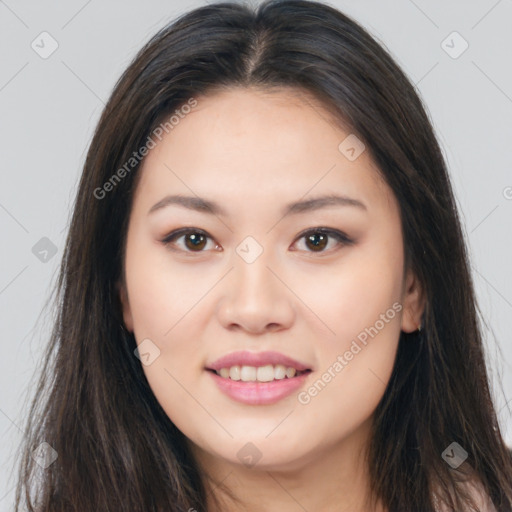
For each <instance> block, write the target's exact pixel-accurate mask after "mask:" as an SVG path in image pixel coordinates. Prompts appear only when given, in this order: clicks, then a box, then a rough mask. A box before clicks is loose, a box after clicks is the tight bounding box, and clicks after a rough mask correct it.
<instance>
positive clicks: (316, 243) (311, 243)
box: [306, 232, 328, 252]
mask: <svg viewBox="0 0 512 512" xmlns="http://www.w3.org/2000/svg"><path fill="white" fill-rule="evenodd" d="M327 239H328V236H327V235H326V234H325V233H319V232H317V233H313V234H311V235H308V236H307V237H306V245H307V246H308V247H309V248H312V249H313V252H316V251H317V250H319V251H322V250H323V249H324V248H325V246H326V245H327Z"/></svg>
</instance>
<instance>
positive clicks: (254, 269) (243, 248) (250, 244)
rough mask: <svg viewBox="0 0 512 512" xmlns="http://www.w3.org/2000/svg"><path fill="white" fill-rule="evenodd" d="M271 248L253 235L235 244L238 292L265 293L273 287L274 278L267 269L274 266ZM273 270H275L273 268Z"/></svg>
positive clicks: (235, 270)
mask: <svg viewBox="0 0 512 512" xmlns="http://www.w3.org/2000/svg"><path fill="white" fill-rule="evenodd" d="M275 261H276V258H275V257H274V255H273V253H272V249H271V248H269V247H268V246H264V244H263V243H262V242H259V241H258V240H256V238H254V237H253V236H247V237H246V238H244V240H243V241H242V242H241V243H240V244H239V245H238V246H237V248H236V255H235V263H234V266H235V269H234V272H235V278H236V280H237V282H238V284H239V285H240V288H239V289H238V290H237V291H238V292H242V293H244V292H247V293H248V294H249V295H251V294H253V293H255V294H256V295H257V296H259V295H262V294H263V295H266V294H268V293H269V292H270V291H271V290H272V289H274V285H275V283H272V282H271V281H275V280H276V278H275V276H274V275H273V273H272V272H271V271H270V270H269V267H270V268H273V266H275ZM274 272H275V270H274Z"/></svg>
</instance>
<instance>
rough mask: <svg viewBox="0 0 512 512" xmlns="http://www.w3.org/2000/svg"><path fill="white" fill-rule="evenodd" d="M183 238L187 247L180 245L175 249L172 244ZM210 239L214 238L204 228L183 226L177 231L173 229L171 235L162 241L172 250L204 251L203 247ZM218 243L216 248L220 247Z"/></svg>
mask: <svg viewBox="0 0 512 512" xmlns="http://www.w3.org/2000/svg"><path fill="white" fill-rule="evenodd" d="M180 238H183V239H184V240H183V241H184V244H185V248H183V246H182V247H178V249H175V248H174V247H172V246H171V244H174V243H175V241H176V240H179V239H180ZM208 239H210V240H212V238H211V237H210V236H209V235H208V234H207V233H206V232H204V231H203V230H201V229H195V228H182V229H178V230H176V231H173V232H172V233H170V234H169V235H167V236H166V237H165V238H164V239H163V240H162V243H163V244H164V245H166V246H168V247H169V249H171V250H182V251H185V252H197V253H199V252H204V251H203V249H204V248H205V246H206V245H207V241H208ZM218 247H219V246H218V245H215V248H218Z"/></svg>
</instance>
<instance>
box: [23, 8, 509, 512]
mask: <svg viewBox="0 0 512 512" xmlns="http://www.w3.org/2000/svg"><path fill="white" fill-rule="evenodd" d="M249 86H251V87H259V88H261V89H265V88H274V87H294V88H298V89H300V90H304V91H308V92H310V93H312V94H313V95H314V96H315V97H316V98H318V99H319V100H320V101H321V102H323V104H324V105H325V106H326V107H327V108H328V110H329V111H330V112H332V114H333V115H334V116H335V117H336V118H337V119H338V121H339V123H340V126H343V128H344V129H349V130H350V133H354V134H357V137H359V138H360V139H361V140H362V141H363V142H364V144H365V145H366V148H367V150H368V151H369V152H370V154H371V156H372V158H373V159H374V161H375V162H376V164H377V166H378V168H379V171H380V172H381V173H382V176H383V177H384V179H385V180H386V182H387V183H388V184H389V186H390V187H391V189H392V191H393V193H394V194H395V196H396V198H397V200H398V202H399V205H400V212H401V222H402V228H403V235H404V248H405V249H404V250H405V260H406V266H407V268H412V270H413V271H414V272H415V274H416V276H417V277H418V279H419V280H420V282H421V284H422V286H423V288H424V290H425V294H426V309H425V312H424V316H423V329H422V331H421V332H420V333H419V334H418V333H413V334H406V333H403V332H402V333H401V336H400V340H399V347H398V353H397V356H396V362H395V367H394V370H393V373H392V376H391V379H390V381H389V383H388V385H387V388H386V391H385V394H384V397H383V398H382V400H381V402H380V403H379V405H378V407H377V410H376V411H375V419H374V426H373V436H372V440H371V443H370V446H369V451H368V461H367V462H368V465H369V471H370V477H371V489H372V496H373V498H372V499H374V501H375V500H376V499H377V498H378V499H381V500H382V502H383V504H384V506H385V507H387V508H388V509H389V511H391V512H395V511H407V512H412V511H420V510H422V511H431V512H432V511H434V510H435V502H434V498H433V494H434V491H435V493H436V494H437V496H438V500H440V502H441V503H445V505H446V506H447V507H449V508H448V510H458V511H460V510H470V505H469V500H468V499H467V497H465V496H464V492H463V489H462V488H461V486H460V485H459V483H458V482H459V480H461V479H462V478H463V476H464V474H465V473H466V472H467V469H464V468H471V471H472V472H473V475H474V476H475V477H476V478H477V479H478V480H479V481H480V482H481V483H482V485H483V488H484V489H485V492H487V494H488V495H489V496H490V498H491V499H492V501H493V503H494V505H495V506H496V508H497V510H499V511H500V512H501V511H509V510H511V500H512V462H511V455H510V453H509V451H508V449H507V446H506V445H505V443H504V441H503V437H502V433H501V431H500V426H499V424H498V421H497V417H496V411H495V408H494V406H493V402H492V400H491V395H490V392H489V379H488V374H487V369H486V366H485V361H484V353H483V347H482V334H481V330H480V329H481V328H480V326H479V323H478V315H481V313H480V312H479V311H478V307H477V303H476V298H475V293H474V288H473V283H472V280H471V275H470V270H469V262H468V255H467V252H466V251H467V250H466V247H465V243H464V238H463V233H462V229H461V223H460V219H459V214H458V212H457V209H456V204H455V200H454V195H453V192H452V188H451V184H450V181H449V177H448V173H447V168H446V163H445V162H444V159H443V156H442V154H441V150H440V147H439V145H438V142H437V140H436V137H435V135H434V133H433V128H432V126H431V124H430V121H429V118H428V116H427V114H426V111H425V108H424V106H423V104H422V101H421V100H420V98H419V97H418V95H417V93H416V91H415V89H414V86H413V85H412V84H411V83H410V81H409V80H408V79H407V77H406V76H405V74H404V73H403V72H402V71H401V70H400V69H399V67H398V66H397V64H396V63H395V62H394V61H393V59H392V58H391V56H390V55H389V54H388V53H387V52H386V50H385V49H384V48H383V47H382V46H381V45H380V44H378V43H377V42H376V41H375V40H374V39H373V38H372V37H371V36H370V34H369V33H368V32H367V31H366V30H365V29H364V28H363V27H361V26H360V25H359V24H358V23H356V22H355V21H354V20H352V19H350V18H348V17H347V16H345V15H344V14H342V13H341V12H339V11H338V10H336V9H334V8H332V7H330V6H328V5H326V4H322V3H319V2H313V1H305V0H283V1H281V0H273V1H269V2H266V3H262V4H260V5H259V6H258V7H257V8H254V9H253V8H250V7H249V6H247V5H243V4H240V3H227V2H226V3H217V4H212V5H208V6H204V7H201V8H198V9H195V10H193V11H190V12H188V13H186V14H184V15H182V16H181V17H180V18H179V19H177V20H175V21H174V22H173V23H171V24H170V25H168V26H166V27H165V28H163V29H162V30H161V31H159V32H158V33H157V34H156V35H155V36H154V37H153V38H152V39H151V40H150V41H149V43H148V44H146V45H145V46H144V47H143V48H142V49H141V50H140V52H139V53H138V55H137V56H136V57H135V59H134V60H133V62H132V63H131V65H130V66H129V67H128V69H127V70H126V71H125V72H124V74H123V75H122V76H121V78H120V79H119V81H118V83H117V84H116V86H115V88H114V90H113V92H112V95H111V97H110V99H109V101H108V103H107V105H106V107H105V109H104V112H103V114H102V116H101V119H100V121H99V123H98V126H97V129H96V131H95V135H94V137H93V140H92V142H91V145H90V148H89V151H88V154H87V159H86V162H85V166H84V169H83V173H82V176H81V180H80V184H79V189H78V193H77V196H76V201H75V205H74V211H73V216H72V221H71V226H70V229H69V233H68V237H67V240H66V247H65V251H64V255H63V259H62V265H61V269H60V274H59V278H58V282H57V283H56V297H57V299H56V309H57V315H56V318H55V326H54V329H53V332H52V336H51V340H50V343H49V345H48V348H47V352H46V356H45V359H44V365H43V368H42V371H41V376H40V380H39V383H38V386H37V389H36V390H35V397H34V400H33V402H32V404H31V409H30V414H29V416H28V420H27V425H26V432H27V436H26V438H25V442H24V445H23V447H22V457H20V467H19V481H18V488H17V492H16V510H17V511H18V510H19V507H20V506H22V504H26V506H27V507H28V510H30V511H33V510H37V511H38V512H50V511H51V512H60V511H66V512H70V511H92V510H95V511H99V512H106V511H114V510H115V511H116V512H118V511H121V510H126V511H129V512H150V511H155V512H156V511H159V512H163V511H166V512H168V511H188V510H189V509H195V510H197V511H198V512H206V505H205V503H206V486H205V484H204V480H203V478H202V475H201V473H200V471H199V468H198V466H197V464H196V461H195V460H194V458H193V457H192V455H191V453H190V452H189V451H188V450H187V448H186V443H185V442H184V439H185V438H184V435H183V434H182V433H181V432H180V431H179V430H178V429H177V428H176V427H175V426H174V425H173V423H172V422H171V421H170V419H169V418H168V417H167V415H166V414H165V412H164V411H163V409H162V408H161V406H160V405H159V403H158V402H157V400H156V399H155V397H154V395H153V393H152V391H151V389H150V387H149V385H148V382H147V380H146V378H145V375H144V372H143V370H142V367H141V364H140V361H139V360H138V359H137V358H136V357H135V356H134V349H135V348H136V342H135V339H134V337H133V334H128V333H126V332H125V331H124V330H123V328H122V323H123V321H122V315H121V309H120V303H119V296H118V288H117V285H118V283H119V280H120V279H121V278H122V268H123V259H124V248H125V237H126V231H127V223H128V218H129V214H130V208H131V203H132V198H133V194H134V190H135V187H136V182H137V180H136V177H137V175H138V172H137V171H138V169H139V168H140V162H135V163H134V162H132V164H134V165H131V164H130V166H128V167H127V166H126V163H127V162H129V161H130V158H132V156H133V154H134V152H137V151H138V150H139V148H141V147H142V146H144V145H145V144H147V140H148V139H147V138H148V136H149V135H150V134H151V133H153V131H154V130H155V128H156V127H158V125H159V124H160V123H161V122H162V121H163V120H164V119H166V117H168V116H170V115H171V114H172V113H173V112H175V111H176V109H179V108H180V107H182V106H183V105H185V104H186V103H187V102H189V100H190V98H194V97H196V96H197V97H200V96H201V95H206V94H208V93H211V92H213V91H215V90H216V89H219V88H227V89H229V88H233V87H249ZM123 166H124V169H125V172H124V173H117V174H116V175H117V178H116V179H113V175H114V174H115V173H116V171H117V170H118V169H120V168H123ZM121 175H122V176H121ZM107 182H108V183H110V185H108V186H106V183H107ZM453 442H456V443H458V445H460V446H461V447H462V448H463V449H464V450H465V451H466V452H467V453H468V458H467V460H466V461H465V462H464V464H462V465H461V466H460V467H459V468H458V469H453V468H452V467H451V466H450V465H449V464H447V462H445V460H444V458H443V457H442V453H443V452H444V451H445V449H446V448H447V447H449V446H450V445H451V443H453ZM41 443H48V444H47V445H42V446H43V448H44V449H45V450H46V452H45V457H46V459H45V460H47V461H48V462H50V461H51V463H50V464H49V465H48V464H43V465H41V464H38V463H37V462H36V461H35V458H34V457H32V455H33V451H34V450H35V449H36V448H37V449H39V450H42V449H43V448H41ZM38 447H39V448H38ZM51 450H55V453H56V454H57V458H56V459H55V460H53V458H54V457H52V455H54V452H53V451H51ZM43 458H44V457H43ZM43 466H46V467H43ZM471 510H473V509H471Z"/></svg>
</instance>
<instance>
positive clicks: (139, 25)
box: [0, 0, 512, 512]
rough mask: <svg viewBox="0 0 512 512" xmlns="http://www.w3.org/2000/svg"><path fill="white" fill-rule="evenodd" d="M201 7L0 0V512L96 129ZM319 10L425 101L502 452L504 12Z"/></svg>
mask: <svg viewBox="0 0 512 512" xmlns="http://www.w3.org/2000/svg"><path fill="white" fill-rule="evenodd" d="M204 3H205V2H204V1H189V0H181V1H164V0H149V1H144V2H143V1H142V0H139V1H134V0H131V1H127V0H123V1H121V0H114V1H112V0H109V1H99V0H89V1H86V0H68V1H66V2H64V1H60V2H48V1H41V0H37V1H35V0H30V1H25V2H15V1H14V0H0V56H1V61H0V62H1V66H0V151H1V152H0V155H1V164H0V169H1V171H0V172H1V187H0V229H1V238H2V250H1V260H0V314H1V322H2V323H1V326H2V332H3V335H2V340H1V348H2V355H3V357H1V358H0V390H1V392H0V393H1V394H0V437H1V448H0V512H7V511H10V510H12V506H13V505H12V504H13V497H14V484H15V480H14V479H13V478H9V477H10V474H11V472H12V468H13V465H14V464H15V462H16V460H15V459H16V447H17V446H18V444H19V442H20V441H21V439H22V437H23V435H24V434H23V428H24V422H25V416H26V407H27V400H28V398H30V397H31V396H32V392H33V381H32V380H31V379H32V378H33V374H34V371H35V369H36V365H37V364H38V361H40V355H41V353H42V349H43V347H44V346H45V344H46V343H47V340H48V335H49V332H50V327H51V318H50V317H49V316H48V314H47V313H42V310H43V306H44V304H45V301H46V300H47V299H48V297H49V293H50V289H51V287H52V286H53V284H54V282H55V279H56V276H57V270H58V266H59V263H60V258H61V256H62V250H63V246H64V241H65V236H66V231H67V224H68V221H69V218H70V207H71V204H72V201H73V198H74V194H75V192H76V188H77V183H78V179H79V176H80V173H81V168H82V165H83V163H84V159H85V154H86V151H87V147H88V144H89V142H90V139H91V136H92V133H93V130H94V127H95V125H96V122H97V120H98V118H99V116H100V113H101V110H102V108H103V106H104V103H105V102H106V101H107V99H108V97H109V95H110V93H111V91H112V88H113V86H114V84H115V82H116V81H117V79H118V78H119V76H120V74H121V73H122V72H123V71H124V69H125V68H126V66H127V65H128V64H129V62H130V61H131V59H132V58H133V56H134V55H135V53H136V52H137V51H138V50H139V49H140V48H141V46H142V45H143V44H144V43H145V42H146V41H147V40H148V39H149V38H150V37H151V35H153V34H154V33H155V32H156V31H157V30H158V29H159V28H161V27H163V26H164V25H165V24H167V23H168V22H170V21H172V20H173V19H174V18H175V17H176V16H177V15H179V14H181V13H183V12H185V11H187V10H190V9H192V8H194V7H198V6H200V5H204ZM253 3H255V2H253ZM330 4H331V5H332V6H334V7H337V8H339V9H340V10H342V11H343V12H345V13H346V14H348V15H349V16H352V17H354V18H355V19H356V20H357V21H359V22H360V23H361V24H362V25H363V26H365V27H366V28H367V29H368V30H369V31H370V33H372V34H373V35H374V37H376V38H377V39H378V40H379V41H380V43H381V44H383V45H384V46H385V47H386V48H387V49H388V50H389V51H390V52H391V54H392V55H393V57H394V58H395V59H396V61H397V62H398V64H399V65H400V66H401V67H402V69H403V70H404V71H405V72H406V74H407V75H408V76H409V77H410V79H411V81H412V82H413V83H414V84H415V85H416V88H417V90H418V93H419V94H420V96H421V97H422V99H423V100H424V102H425V103H426V106H427V108H428V111H429V114H430V117H431V119H432V122H433V124H434V128H435V130H436V132H437V135H438V137H439V141H440V143H441V146H442V149H443V152H444V154H445V157H446V159H447V162H448V165H449V169H450V173H451V177H452V181H453V185H454V189H455V193H456V196H457V201H458V204H459V207H460V210H461V213H462V219H463V223H464V228H465V233H466V238H467V243H468V246H469V250H470V254H471V258H472V272H473V278H474V282H475V286H476V290H477V295H478V301H479V304H480V307H481V309H482V312H483V314H484V316H485V319H486V323H487V325H488V328H487V327H485V328H484V334H485V342H486V347H487V359H488V362H489V366H490V368H491V371H492V379H493V386H494V393H495V401H496V407H497V410H498V411H499V413H498V414H499V420H500V423H501V425H502V427H503V430H504V432H505V435H506V440H507V443H508V444H509V445H512V418H511V417H510V412H509V410H508V408H507V407H506V404H507V402H508V401H510V404H509V406H510V405H511V404H512V366H511V364H512V343H511V340H512V337H511V334H510V333H511V331H512V268H511V262H512V258H511V252H512V250H511V249H512V238H511V236H512V149H511V135H512V130H511V127H512V122H511V119H512V67H511V66H510V55H511V52H512V31H511V30H510V23H511V21H512V0H499V1H496V0H479V1H476V0H473V1H469V2H468V1H467V0H458V1H451V2H446V1H444V0H429V1H427V0H414V1H413V0H397V1H391V0H386V1H382V0H358V1H355V0H354V1H348V0H347V1H343V0H332V1H331V2H330ZM454 32H456V34H454ZM52 51H53V53H51V55H48V53H50V52H52ZM31 385H32V387H31ZM501 387H502V388H503V390H504V393H501V392H500V389H501Z"/></svg>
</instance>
